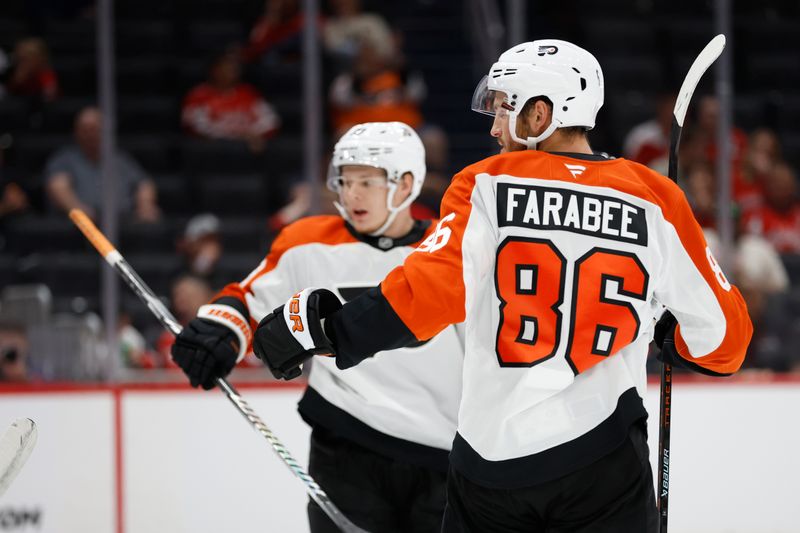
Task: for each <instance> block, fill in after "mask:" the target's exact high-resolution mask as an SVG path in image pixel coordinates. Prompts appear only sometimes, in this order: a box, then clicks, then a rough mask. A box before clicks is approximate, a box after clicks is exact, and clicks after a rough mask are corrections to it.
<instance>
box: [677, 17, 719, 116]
mask: <svg viewBox="0 0 800 533" xmlns="http://www.w3.org/2000/svg"><path fill="white" fill-rule="evenodd" d="M724 49H725V36H724V35H723V34H721V33H720V34H719V35H717V36H716V37H714V38H713V39H711V41H710V42H709V43H708V44H707V45H706V47H705V48H703V51H702V52H700V55H698V56H697V58H695V60H694V63H692V66H691V67H690V68H689V72H688V73H687V74H686V78H684V80H683V84H682V85H681V90H680V92H679V93H678V99H677V100H676V101H675V110H674V115H675V120H676V121H677V122H678V126H680V127H683V121H684V119H685V118H686V110H687V109H689V102H690V101H691V100H692V95H693V94H694V90H695V88H696V87H697V84H698V83H699V82H700V78H702V77H703V74H704V73H705V72H706V70H708V67H710V66H711V64H712V63H714V61H716V60H717V58H718V57H719V56H720V54H722V51H723V50H724Z"/></svg>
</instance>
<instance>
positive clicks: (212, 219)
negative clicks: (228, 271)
mask: <svg viewBox="0 0 800 533" xmlns="http://www.w3.org/2000/svg"><path fill="white" fill-rule="evenodd" d="M178 253H179V254H180V255H181V256H182V257H183V261H184V266H183V271H184V272H187V273H189V274H191V275H193V276H197V277H199V278H203V279H205V280H206V281H207V282H208V283H209V284H211V286H212V288H217V286H219V287H222V284H223V283H225V282H227V281H228V280H218V279H216V278H217V277H218V275H219V272H218V269H217V267H218V264H219V260H220V257H222V240H221V239H220V221H219V219H218V218H217V217H216V216H214V215H212V214H210V213H204V214H200V215H195V216H194V217H192V218H191V219H190V220H189V222H188V223H187V224H186V229H185V230H184V232H183V238H182V239H181V240H180V241H179V242H178Z"/></svg>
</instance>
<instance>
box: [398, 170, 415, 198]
mask: <svg viewBox="0 0 800 533" xmlns="http://www.w3.org/2000/svg"><path fill="white" fill-rule="evenodd" d="M413 185H414V176H412V175H411V172H406V173H405V174H403V176H402V177H401V178H400V186H399V187H398V189H399V190H400V191H401V192H404V193H406V192H407V193H411V187H412V186H413Z"/></svg>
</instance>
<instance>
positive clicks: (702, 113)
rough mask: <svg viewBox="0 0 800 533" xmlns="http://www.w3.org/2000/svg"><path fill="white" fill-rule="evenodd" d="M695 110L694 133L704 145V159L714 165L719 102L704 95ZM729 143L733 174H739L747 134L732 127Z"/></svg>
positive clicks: (713, 97) (716, 151) (712, 97)
mask: <svg viewBox="0 0 800 533" xmlns="http://www.w3.org/2000/svg"><path fill="white" fill-rule="evenodd" d="M697 109H698V112H697V128H696V130H697V131H696V133H697V135H698V137H699V138H700V139H702V141H703V142H704V143H705V151H706V157H707V158H708V160H709V161H710V162H711V163H715V162H716V160H717V153H718V152H719V147H718V144H717V124H718V122H719V112H720V111H719V101H718V100H717V98H716V97H715V96H711V95H706V96H704V97H703V98H701V99H700V102H699V103H698V106H697ZM731 143H732V150H733V153H732V154H731V162H732V163H733V167H734V172H740V171H741V168H742V162H743V160H744V154H745V152H746V150H747V134H745V132H744V131H742V129H741V128H737V127H736V126H733V127H732V128H731Z"/></svg>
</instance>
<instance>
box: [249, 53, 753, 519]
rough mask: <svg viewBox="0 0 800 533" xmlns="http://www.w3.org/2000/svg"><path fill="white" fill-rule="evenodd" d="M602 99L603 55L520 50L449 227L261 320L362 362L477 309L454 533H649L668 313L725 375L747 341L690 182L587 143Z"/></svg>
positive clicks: (490, 92)
mask: <svg viewBox="0 0 800 533" xmlns="http://www.w3.org/2000/svg"><path fill="white" fill-rule="evenodd" d="M602 103H603V74H602V71H601V68H600V65H599V64H598V62H597V60H596V59H595V58H594V56H592V55H591V54H590V53H589V52H587V51H585V50H583V49H581V48H579V47H577V46H575V45H573V44H571V43H568V42H564V41H558V40H540V41H534V42H527V43H523V44H520V45H517V46H515V47H513V48H511V49H510V50H508V51H506V52H505V53H504V54H502V55H501V56H500V58H499V60H498V61H497V62H496V63H495V64H494V65H492V67H491V69H490V70H489V75H488V76H487V77H486V78H484V80H483V81H482V82H481V84H480V85H479V86H478V87H477V89H476V91H475V97H474V106H473V107H474V109H475V110H476V111H480V112H483V113H487V114H490V115H494V123H493V125H492V129H491V135H492V136H493V137H495V138H496V139H497V142H498V143H499V144H500V147H501V153H500V154H499V155H496V156H492V157H489V158H487V159H484V160H483V161H480V162H478V163H475V164H474V165H471V166H468V167H467V168H465V169H464V170H462V171H461V172H460V173H458V174H457V175H456V176H455V177H454V178H453V181H452V183H451V185H450V187H449V189H448V190H447V192H446V194H445V196H444V199H443V201H442V208H441V214H442V217H441V222H440V223H439V225H438V227H437V229H436V232H435V233H434V234H433V235H431V237H429V238H428V239H426V241H425V242H423V244H422V245H421V246H420V247H419V248H417V250H416V251H415V252H414V253H412V254H411V255H410V256H409V257H408V258H407V259H406V261H405V263H404V265H403V266H402V267H400V268H397V269H395V270H394V271H392V272H391V273H390V274H389V275H388V276H387V277H386V278H385V279H384V280H383V282H382V283H381V284H380V286H378V287H375V288H373V289H370V290H369V291H367V292H366V293H365V294H363V295H361V296H360V297H359V298H356V299H355V300H353V301H351V302H349V303H347V304H346V305H345V306H344V307H343V308H342V309H341V310H338V311H333V310H332V309H334V308H336V307H338V305H337V304H338V301H336V302H334V301H332V299H331V297H330V295H329V293H328V292H327V291H325V290H321V289H305V290H303V291H301V292H300V293H298V294H297V295H295V296H294V297H293V298H292V299H291V300H290V302H289V304H288V305H287V306H285V307H283V308H278V309H277V310H276V312H274V313H272V314H270V315H268V316H267V317H266V318H265V319H264V320H263V321H262V323H261V324H260V326H259V328H258V329H257V331H256V333H255V340H254V347H255V351H256V354H257V355H258V356H259V357H261V358H262V359H264V360H265V361H266V362H267V364H268V365H269V367H270V369H271V370H272V371H273V373H274V374H276V375H278V376H286V377H290V376H291V372H292V371H293V369H294V368H295V367H296V366H297V365H298V364H299V363H301V362H302V361H304V360H306V359H307V358H309V357H311V355H312V354H324V353H327V354H330V355H333V356H335V359H336V364H337V366H338V367H339V368H349V367H352V366H354V365H357V364H359V363H360V362H361V361H362V360H364V359H365V358H366V357H368V356H369V354H371V353H374V352H377V351H379V350H387V349H391V348H397V347H398V346H403V345H405V344H407V343H409V342H413V341H418V340H421V339H427V338H430V337H432V336H433V335H435V334H437V333H438V332H439V331H441V330H442V328H445V327H447V325H448V324H451V323H455V322H461V321H465V325H466V353H465V357H464V370H463V371H464V374H463V377H464V380H463V390H462V398H461V405H460V409H459V417H458V433H457V434H456V437H455V440H454V442H453V450H452V453H451V455H450V462H451V468H450V475H449V478H448V487H447V491H448V496H447V497H448V505H447V510H446V512H445V518H444V525H443V531H445V532H451V531H469V532H481V533H484V532H497V531H503V532H517V531H519V532H522V531H525V532H534V531H542V532H544V531H547V532H555V531H558V532H598V531H604V532H626V533H627V532H655V531H656V530H657V528H658V517H657V511H656V506H655V497H654V493H653V481H652V473H651V468H650V465H649V462H648V446H647V436H646V425H645V420H646V417H647V412H646V411H645V408H644V405H643V401H642V398H643V397H644V394H645V387H646V375H645V358H646V356H647V352H648V344H649V342H650V340H651V339H652V338H653V335H654V329H656V330H657V332H656V333H657V335H656V336H657V339H656V341H657V343H660V345H661V346H662V349H663V352H662V353H663V357H664V358H665V359H666V360H667V361H668V362H670V363H672V364H674V365H682V366H686V367H689V368H691V369H693V370H696V371H699V372H703V373H706V374H710V375H727V374H730V373H732V372H735V371H736V370H737V369H738V368H739V367H740V365H741V363H742V360H743V358H744V354H745V350H746V348H747V344H748V342H749V340H750V337H751V334H752V325H751V322H750V319H749V317H748V315H747V310H746V307H745V304H744V302H743V300H742V297H741V295H740V293H739V291H738V290H737V289H736V287H733V286H732V285H731V284H730V283H729V282H728V280H727V279H726V278H725V275H724V274H723V272H722V270H721V269H720V267H719V265H718V264H717V262H716V261H715V260H714V257H713V255H712V254H711V252H710V250H709V249H708V247H707V245H706V242H705V239H704V238H703V233H702V231H701V229H700V227H699V225H698V224H697V222H696V221H695V220H694V217H693V216H692V212H691V209H690V208H689V205H688V203H687V201H686V198H685V197H684V195H683V193H682V192H681V190H680V189H679V188H678V187H677V186H676V185H675V184H674V183H673V182H672V181H670V180H669V179H668V178H666V177H664V176H661V175H660V174H657V173H656V172H654V171H652V170H649V169H647V168H646V167H644V166H642V165H640V164H638V163H634V162H631V161H627V160H624V159H611V158H609V157H607V156H605V155H598V154H595V153H593V152H592V150H591V148H590V146H589V142H588V140H587V137H586V131H587V130H589V129H591V128H593V127H594V125H595V117H596V115H597V111H598V110H599V109H600V106H601V105H602ZM318 303H322V304H325V303H330V304H331V305H327V306H326V305H321V306H320V305H319V304H318ZM662 306H665V307H666V308H667V309H668V310H669V311H671V313H672V314H667V315H665V318H663V319H662V320H661V321H660V322H659V324H658V327H657V328H654V327H653V323H654V321H655V319H656V318H657V317H658V316H659V315H660V314H661V312H662V309H663V307H662ZM673 315H674V318H672V316H673ZM675 319H677V322H676V321H675ZM293 321H294V322H296V323H302V324H304V326H305V328H306V331H310V333H311V335H308V334H306V335H305V336H301V335H300V334H299V332H298V331H296V329H295V330H293V328H292V327H291V326H292V323H293ZM442 377H444V376H442Z"/></svg>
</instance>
